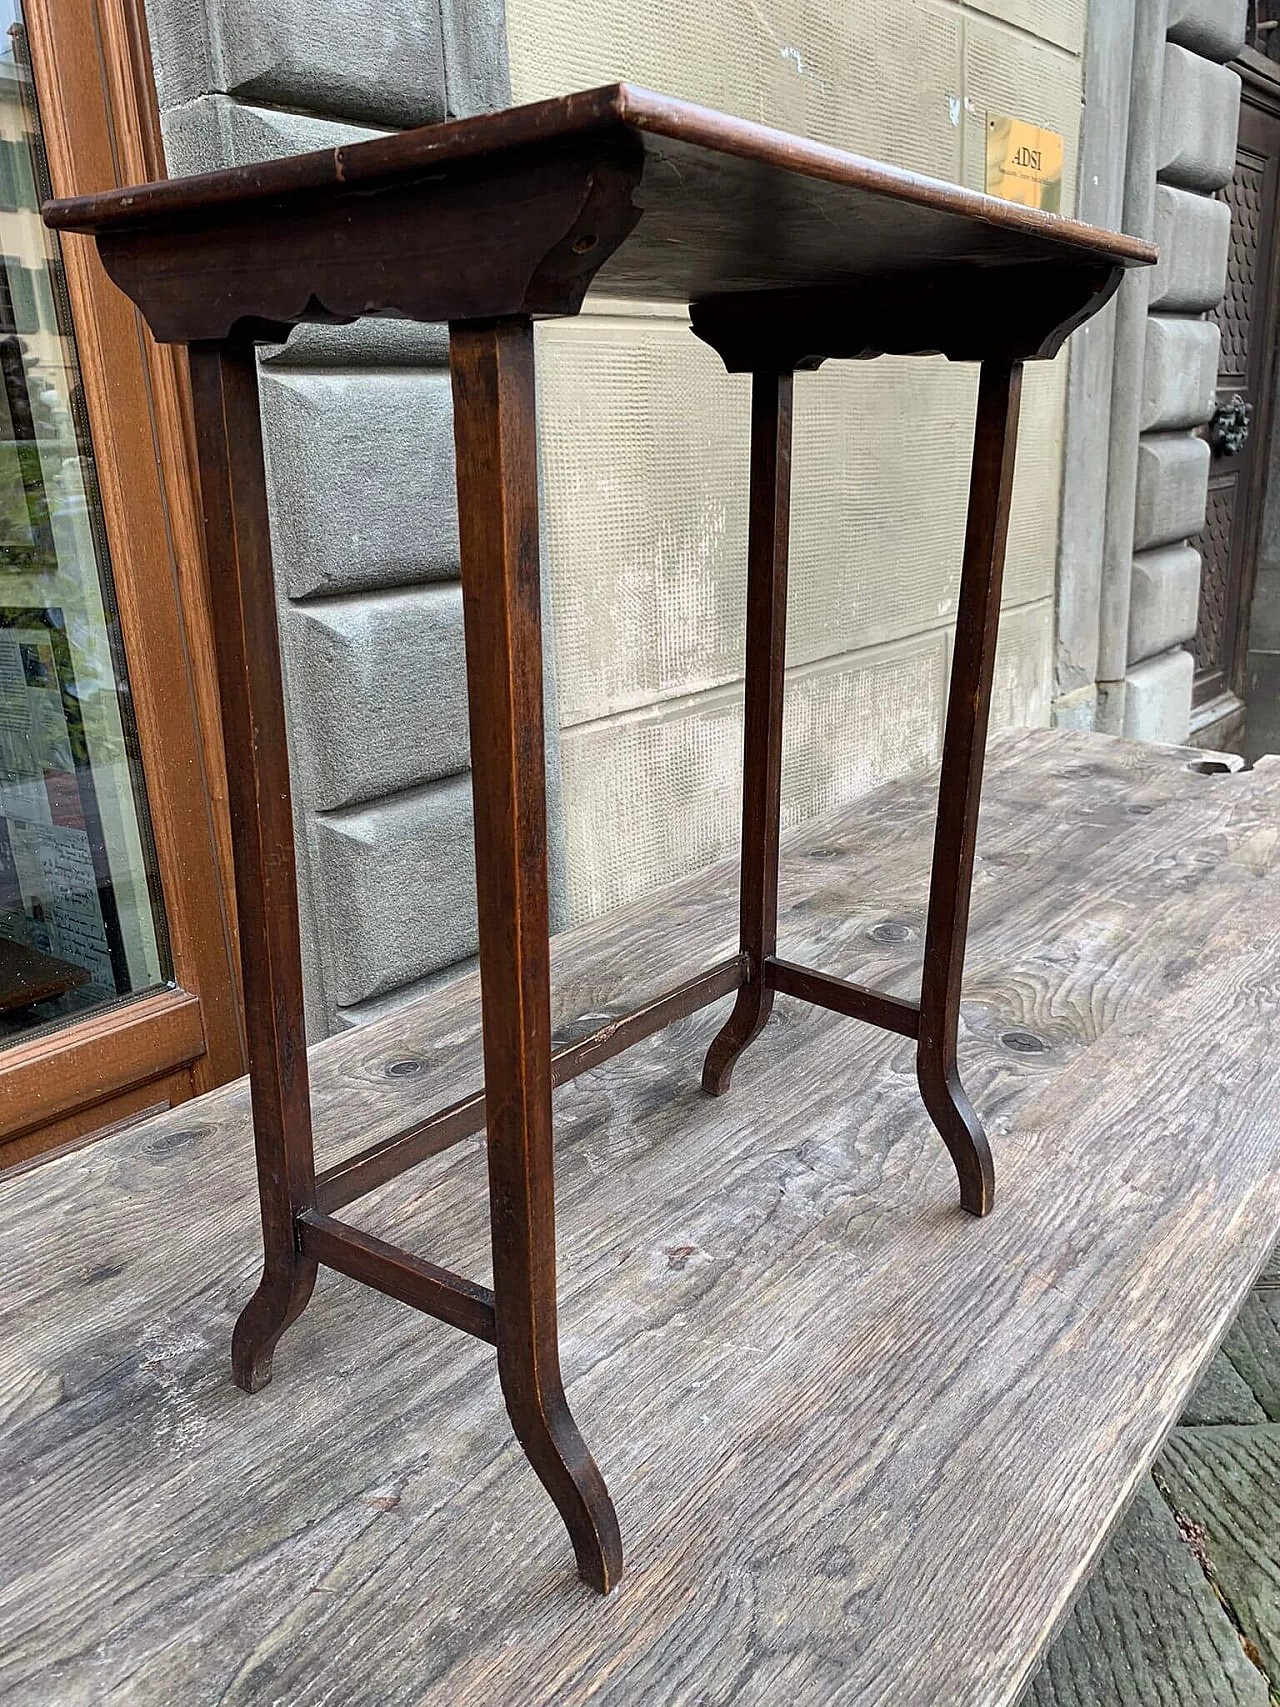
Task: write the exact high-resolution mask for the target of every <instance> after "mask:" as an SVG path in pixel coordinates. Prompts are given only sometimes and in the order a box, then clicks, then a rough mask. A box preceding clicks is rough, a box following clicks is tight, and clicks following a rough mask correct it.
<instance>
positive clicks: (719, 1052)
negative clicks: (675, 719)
mask: <svg viewBox="0 0 1280 1707" xmlns="http://www.w3.org/2000/svg"><path fill="white" fill-rule="evenodd" d="M792 392H793V381H792V375H791V374H790V373H756V374H753V375H752V380H751V522H750V527H749V530H748V541H747V669H746V704H745V707H744V712H743V731H742V891H741V903H740V906H741V911H740V919H741V924H740V930H741V942H742V947H743V949H744V951H745V952H746V953H747V954H748V955H749V956H750V960H751V977H750V979H749V981H748V982H747V983H746V984H744V985H743V986H742V988H741V989H740V990H739V991H738V999H737V1001H736V1002H735V1003H734V1006H733V1012H732V1013H731V1014H730V1015H729V1018H728V1019H727V1020H726V1021H725V1023H724V1025H723V1026H722V1027H721V1029H720V1031H719V1033H718V1034H717V1036H716V1039H715V1041H714V1042H713V1043H712V1045H711V1048H710V1049H709V1050H708V1052H707V1059H706V1062H705V1064H704V1066H703V1069H702V1088H703V1090H704V1091H706V1092H707V1094H708V1095H709V1096H713V1097H718V1096H722V1095H723V1094H724V1092H725V1091H727V1090H728V1089H729V1083H730V1080H731V1079H732V1077H733V1068H734V1063H735V1062H736V1061H737V1059H738V1056H739V1055H741V1053H742V1051H743V1050H744V1049H745V1048H746V1047H747V1045H748V1044H749V1043H751V1042H753V1041H754V1040H755V1039H756V1038H757V1037H759V1035H760V1033H761V1032H762V1031H763V1030H764V1028H765V1024H766V1022H767V1021H768V1018H769V1015H770V1013H771V1011H772V1009H773V991H772V990H769V989H766V988H765V984H764V963H765V961H766V960H767V959H768V957H769V956H770V955H771V954H772V953H773V951H774V949H775V948H776V947H777V946H778V824H779V816H780V811H781V797H782V701H783V666H784V663H785V653H786V641H787V551H788V545H789V537H788V536H789V532H790V522H791V403H792Z"/></svg>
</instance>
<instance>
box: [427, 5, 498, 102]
mask: <svg viewBox="0 0 1280 1707" xmlns="http://www.w3.org/2000/svg"><path fill="white" fill-rule="evenodd" d="M440 10H441V16H442V22H443V26H444V69H445V87H446V91H447V98H448V105H449V114H450V116H451V117H454V118H469V117H470V116H471V114H472V113H488V112H494V111H496V110H497V109H498V108H499V107H507V106H510V105H511V72H510V68H509V66H508V62H507V15H506V7H505V5H504V4H503V0H441V6H440Z"/></svg>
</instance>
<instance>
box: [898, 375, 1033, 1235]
mask: <svg viewBox="0 0 1280 1707" xmlns="http://www.w3.org/2000/svg"><path fill="white" fill-rule="evenodd" d="M1021 394H1022V364H1021V363H1020V362H1013V363H1009V362H1000V361H989V362H985V363H984V364H983V368H982V377H981V381H980V384H979V389H978V420H977V429H976V434H975V438H974V447H973V473H972V478H971V482H970V487H969V520H968V528H967V532H966V535H965V547H964V569H963V575H962V580H961V584H960V608H959V612H958V615H957V619H956V637H955V648H954V654H953V658H952V664H951V691H950V696H949V699H948V702H947V726H946V733H945V735H944V737H943V745H942V777H941V781H940V783H939V787H938V823H937V830H936V832H935V837H934V847H933V875H932V878H931V881H930V885H929V919H928V925H927V927H926V931H925V945H924V976H923V980H922V984H921V990H920V1040H919V1046H918V1049H917V1054H916V1073H917V1078H918V1080H919V1084H920V1093H921V1095H922V1096H923V1098H924V1102H925V1106H926V1108H927V1109H928V1110H929V1113H930V1115H931V1116H932V1117H933V1122H934V1125H935V1126H936V1127H937V1128H938V1131H939V1132H940V1133H941V1135H942V1138H943V1141H944V1142H945V1144H946V1146H947V1148H948V1150H949V1151H950V1152H951V1157H952V1160H953V1161H954V1162H955V1165H956V1172H957V1173H958V1174H959V1176H960V1202H961V1204H962V1205H963V1207H964V1208H965V1209H967V1210H968V1211H969V1213H970V1214H971V1215H985V1214H986V1213H987V1212H988V1210H989V1209H990V1208H991V1205H992V1201H993V1197H994V1192H995V1175H994V1169H993V1166H992V1161H991V1150H990V1147H989V1145H988V1143H987V1137H986V1133H985V1132H984V1131H983V1129H982V1124H981V1122H980V1121H979V1119H978V1117H977V1115H976V1114H975V1113H974V1111H973V1108H972V1105H971V1104H970V1102H969V1099H968V1097H967V1096H966V1095H965V1091H964V1087H963V1085H962V1084H961V1083H960V1075H959V1071H958V1068H957V1065H956V1036H957V1033H958V1030H959V1026H960V983H961V977H962V975H963V972H964V952H965V938H966V933H967V930H968V924H969V893H970V888H971V886H972V882H973V855H974V844H975V841H976V838H977V830H978V803H979V796H980V794H981V790H982V765H983V759H984V757H985V753H986V744H987V723H988V717H989V713H990V709H991V681H992V675H993V673H994V668H995V654H996V632H997V629H998V627H999V622H1000V586H1001V581H1002V579H1003V576H1004V556H1005V543H1006V540H1007V538H1008V532H1009V506H1010V500H1011V498H1012V495H1013V465H1014V449H1015V445H1016V442H1017V436H1018V406H1019V402H1020V399H1021Z"/></svg>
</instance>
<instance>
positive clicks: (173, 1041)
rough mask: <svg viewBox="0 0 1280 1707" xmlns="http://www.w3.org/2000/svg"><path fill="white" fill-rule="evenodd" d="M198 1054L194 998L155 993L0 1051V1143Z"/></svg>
mask: <svg viewBox="0 0 1280 1707" xmlns="http://www.w3.org/2000/svg"><path fill="white" fill-rule="evenodd" d="M204 1052H205V1037H204V1025H203V1022H202V1020H201V1017H200V1001H199V998H198V997H196V996H193V995H192V994H191V993H190V992H189V991H187V990H161V991H159V992H158V993H157V994H156V995H154V996H143V997H140V998H139V1000H138V1001H136V1002H128V1003H126V1004H125V1005H124V1006H122V1007H118V1008H112V1009H110V1010H109V1011H108V1012H106V1013H102V1014H95V1015H91V1016H90V1017H89V1018H88V1019H86V1020H84V1021H83V1022H82V1023H81V1024H79V1025H76V1026H65V1027H59V1028H58V1029H57V1030H56V1031H50V1032H48V1033H46V1034H45V1035H43V1036H41V1037H37V1038H33V1039H32V1041H31V1042H30V1043H17V1044H14V1045H13V1047H12V1048H10V1049H5V1050H3V1051H0V1143H2V1142H4V1141H6V1140H8V1139H10V1138H16V1137H18V1136H19V1135H20V1134H21V1133H23V1132H29V1131H31V1130H32V1128H34V1127H37V1126H43V1125H45V1124H46V1123H47V1122H49V1121H54V1120H58V1119H60V1118H61V1117H63V1116H65V1115H69V1114H74V1113H75V1112H76V1111H77V1110H79V1109H83V1108H89V1107H91V1106H93V1105H94V1104H96V1103H102V1102H106V1101H107V1100H108V1099H109V1098H111V1097H114V1096H117V1095H119V1094H120V1092H122V1091H127V1090H132V1089H133V1088H134V1087H135V1086H137V1085H143V1084H147V1083H148V1082H149V1081H150V1080H152V1079H158V1078H161V1077H163V1076H164V1075H165V1074H166V1073H171V1072H173V1071H174V1070H175V1069H176V1068H180V1067H185V1066H188V1065H189V1064H190V1063H191V1062H193V1061H196V1060H198V1059H199V1057H200V1056H201V1055H203V1054H204Z"/></svg>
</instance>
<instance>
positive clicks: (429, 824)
mask: <svg viewBox="0 0 1280 1707" xmlns="http://www.w3.org/2000/svg"><path fill="white" fill-rule="evenodd" d="M308 831H309V833H308V844H309V848H310V854H311V876H312V882H313V884H314V886H315V890H316V895H317V899H318V905H319V911H320V913H321V915H322V917H323V919H324V921H325V930H324V933H323V934H324V941H323V944H322V954H323V958H324V960H325V963H326V964H325V974H326V977H325V982H326V985H327V987H328V991H329V995H330V999H331V1001H332V1002H333V1003H334V1004H335V1005H336V1006H338V1007H344V1008H349V1007H352V1006H354V1005H355V1004H356V1003H359V1002H366V1001H368V1000H369V999H370V998H371V997H373V996H382V995H386V994H387V993H388V992H390V991H392V990H397V989H401V988H403V986H405V985H406V984H410V983H412V982H414V981H415V980H416V979H419V978H424V977H426V976H427V974H428V973H431V972H435V971H438V970H439V969H440V968H442V967H445V966H450V965H452V964H453V963H454V962H455V961H458V960H461V959H463V958H464V957H465V956H467V955H469V954H474V953H475V950H476V895H475V864H474V859H473V855H472V848H471V779H470V777H469V776H460V777H452V778H450V779H449V780H448V781H445V782H436V783H428V784H427V786H426V787H425V788H415V789H413V790H412V791H411V792H409V793H407V794H399V795H395V796H394V797H393V798H391V799H390V800H379V801H375V802H374V803H373V804H372V805H369V806H356V807H350V808H348V809H347V810H346V811H343V812H333V813H325V814H322V815H319V816H317V817H315V818H313V819H312V820H311V822H310V824H309V826H308Z"/></svg>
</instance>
